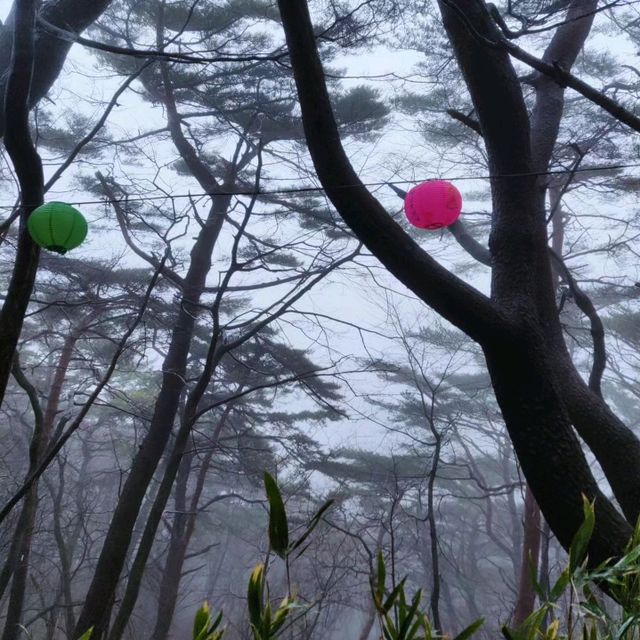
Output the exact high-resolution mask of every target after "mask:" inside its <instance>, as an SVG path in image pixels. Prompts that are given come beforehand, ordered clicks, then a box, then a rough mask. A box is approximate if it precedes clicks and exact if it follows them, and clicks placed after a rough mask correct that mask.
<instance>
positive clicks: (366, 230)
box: [278, 0, 640, 564]
mask: <svg viewBox="0 0 640 640" xmlns="http://www.w3.org/2000/svg"><path fill="white" fill-rule="evenodd" d="M278 5H279V8H280V13H281V16H282V22H283V26H284V29H285V35H286V39H287V45H288V50H289V54H290V58H291V63H292V67H293V73H294V78H295V82H296V85H297V89H298V95H299V98H300V105H301V110H302V117H303V121H304V129H305V135H306V138H307V142H308V146H309V150H310V153H311V157H312V159H313V162H314V165H315V168H316V171H317V173H318V177H319V179H320V181H321V183H322V185H323V187H324V189H325V191H326V193H327V196H328V197H329V198H330V200H331V201H332V203H333V204H334V206H335V207H336V209H337V210H338V212H339V213H340V215H341V216H342V218H343V219H344V220H345V222H346V223H347V224H348V225H349V226H350V228H351V229H352V230H353V231H354V233H355V234H356V235H357V236H358V237H359V239H360V240H362V241H363V243H364V244H365V245H366V246H367V247H368V248H369V249H370V250H371V251H372V253H373V254H374V255H375V256H376V257H378V259H379V260H380V261H381V262H382V263H383V264H384V265H385V266H386V267H387V268H388V269H389V270H390V272H391V273H393V274H394V275H395V276H396V277H398V278H399V279H400V280H401V281H402V282H403V283H404V284H405V285H406V286H407V287H409V288H410V289H411V290H412V291H413V292H414V293H416V294H417V295H418V296H419V297H420V298H421V299H422V300H423V301H424V302H426V303H427V304H428V305H429V306H431V307H432V308H433V309H434V310H435V311H436V312H438V313H439V314H441V315H442V316H443V317H445V318H446V319H447V320H449V321H450V322H451V323H453V324H454V325H455V326H457V327H458V328H459V329H461V330H462V331H464V332H465V333H467V335H469V336H470V337H471V338H473V339H474V340H476V341H477V342H478V343H479V344H480V346H481V347H482V349H483V351H484V354H485V358H486V361H487V366H488V370H489V373H490V376H491V380H492V384H493V388H494V391H495V395H496V398H497V401H498V404H499V406H500V409H501V411H502V415H503V417H504V420H505V424H506V427H507V430H508V432H509V436H510V438H511V441H512V443H513V445H514V449H515V452H516V455H517V456H518V459H519V461H520V463H521V466H522V469H523V471H524V474H525V477H526V479H527V482H528V483H529V486H530V487H531V489H532V491H533V494H534V496H535V498H536V501H537V502H538V504H539V506H540V508H541V509H542V512H543V514H544V516H545V518H546V520H547V521H548V522H549V525H550V527H551V529H552V530H553V531H554V533H555V534H556V536H557V537H558V539H559V541H560V542H561V544H562V545H563V546H564V547H565V548H566V547H568V546H569V544H570V543H571V540H572V538H573V535H574V534H575V532H576V531H577V529H578V528H579V526H580V524H581V523H582V521H583V511H582V496H583V495H586V496H587V497H588V498H589V499H591V500H594V501H595V508H596V527H595V531H594V534H593V537H592V539H591V543H590V547H589V561H590V563H591V564H596V563H599V562H602V561H603V560H605V559H608V558H611V557H612V556H617V555H619V554H620V553H622V552H623V550H624V547H625V544H626V542H627V540H628V538H629V535H630V533H631V527H630V525H629V524H628V522H627V521H626V520H625V519H624V518H623V517H622V516H621V514H620V513H618V512H617V511H616V509H615V508H614V507H613V505H612V503H611V502H610V501H609V500H608V499H607V498H606V497H605V496H604V494H603V493H602V492H601V491H600V489H599V488H598V485H597V483H596V481H595V479H594V477H593V475H592V473H591V470H590V467H589V465H588V463H587V460H586V458H585V456H584V454H583V452H582V449H581V446H580V442H579V441H578V439H577V437H576V435H575V433H574V431H573V426H574V425H575V426H576V428H579V427H578V425H577V423H576V421H575V420H574V421H573V424H572V418H571V417H570V412H569V411H568V408H567V405H566V404H565V402H564V398H563V389H562V384H563V381H562V380H560V379H559V375H561V372H560V373H559V372H558V370H557V366H556V364H557V352H558V348H557V345H553V344H552V339H557V340H561V339H562V328H561V326H560V322H559V318H558V310H557V308H556V304H555V297H554V294H553V287H552V278H551V269H550V264H549V257H548V246H547V234H546V220H545V213H546V211H545V206H544V189H540V187H539V185H538V184H537V181H536V179H535V177H534V176H532V175H531V174H532V167H533V164H532V152H531V140H530V122H529V114H528V112H527V108H526V105H525V103H524V98H523V94H522V89H521V86H520V83H519V80H518V77H517V75H516V73H515V71H514V69H513V67H512V65H511V63H510V60H509V57H508V54H507V53H506V51H505V49H504V48H503V47H500V46H491V45H490V43H493V42H499V41H500V39H501V37H502V36H501V33H500V32H499V30H498V28H497V27H496V25H495V23H494V22H493V19H492V18H491V15H490V14H489V11H488V10H487V8H486V5H485V4H484V3H482V2H477V3H467V2H462V0H447V2H446V3H445V2H442V3H441V6H440V8H441V13H442V16H443V22H444V27H445V30H446V32H447V35H448V37H449V40H450V42H451V44H452V46H453V50H454V54H455V56H456V58H457V60H458V64H459V66H460V68H461V70H462V74H463V76H464V79H465V82H466V84H467V87H468V89H469V92H470V94H471V98H472V100H473V103H474V107H475V110H476V113H477V115H478V118H479V121H480V128H481V131H482V135H483V138H484V144H485V147H486V151H487V156H488V159H489V170H490V173H491V175H492V176H493V178H492V180H491V189H492V200H493V227H492V233H491V238H490V251H491V257H492V286H491V298H490V299H488V298H486V297H484V296H482V294H480V293H479V292H478V291H477V290H475V289H473V288H472V287H469V286H468V285H466V284H465V283H463V282H462V281H461V280H460V279H458V278H457V277H455V276H454V275H453V274H451V273H450V272H448V271H446V270H445V269H444V268H443V267H442V266H441V265H439V264H438V263H437V262H435V260H433V259H432V258H431V257H430V256H429V255H428V254H426V253H425V252H424V251H423V250H422V249H421V248H420V247H419V246H418V245H416V243H414V242H413V241H412V240H411V239H410V238H409V237H408V236H407V234H405V233H404V232H403V231H402V230H401V229H400V227H399V226H398V225H397V224H396V223H395V222H394V221H393V220H392V219H391V218H390V217H389V216H388V214H387V212H386V211H385V210H384V208H383V207H382V206H381V205H380V203H379V202H378V201H377V200H376V199H375V198H374V197H373V196H372V195H371V194H370V193H369V192H368V191H367V190H366V188H365V187H364V185H363V184H362V182H361V181H360V179H359V177H358V175H357V174H356V173H355V171H354V170H353V167H352V166H351V164H350V163H349V160H348V158H347V156H346V154H345V152H344V149H343V147H342V144H341V141H340V136H339V132H338V128H337V126H336V122H335V118H334V116H333V111H332V107H331V102H330V99H329V95H328V91H327V87H326V82H325V77H324V72H323V69H322V63H321V61H320V58H319V55H318V52H317V48H316V46H315V35H314V32H313V27H312V24H311V19H310V15H309V10H308V7H307V4H306V2H304V1H302V0H278ZM470 24H471V25H473V31H472V30H471V29H469V25H470ZM487 42H488V43H489V45H488V44H487ZM514 174H515V175H514ZM565 349H566V348H565ZM574 370H575V369H574ZM606 429H607V430H608V431H609V432H615V431H616V429H617V425H616V424H614V423H613V422H609V423H607V425H606ZM635 442H636V443H637V440H636V441H635ZM595 444H596V445H597V444H598V443H597V442H596V443H595ZM619 444H620V441H618V440H616V441H614V445H613V447H614V449H615V451H611V450H609V451H608V452H604V451H602V450H598V448H597V446H596V447H595V448H594V453H595V455H596V456H597V457H598V459H599V460H600V457H601V456H608V458H605V459H606V461H608V462H611V459H612V458H615V457H616V456H618V457H619V458H620V463H621V465H622V464H623V463H624V462H626V461H628V460H629V458H630V457H633V456H634V454H635V453H636V452H637V451H640V449H638V448H637V447H636V449H634V450H631V451H630V450H629V449H626V450H625V449H621V448H620V447H619ZM589 446H591V444H590V445H589ZM632 462H633V465H632V467H633V469H632V472H631V474H630V482H631V483H632V485H633V486H634V490H636V489H638V487H640V483H638V479H640V476H639V475H638V474H640V457H638V456H636V457H635V459H634V460H633V461H632ZM603 468H604V464H603ZM604 470H605V474H607V477H609V475H610V474H612V475H613V476H614V478H612V480H613V479H616V478H615V472H616V471H615V469H614V468H612V465H611V464H609V469H608V470H607V469H604ZM620 473H621V472H620V470H618V474H620ZM613 484H614V482H613V481H612V486H613ZM620 491H621V487H620V486H619V485H618V486H617V488H616V487H614V492H615V494H616V497H618V498H619V499H621V498H628V494H624V493H620V495H619V492H620ZM627 506H629V505H627ZM635 506H636V508H637V504H636V505H635ZM625 510H626V508H625Z"/></svg>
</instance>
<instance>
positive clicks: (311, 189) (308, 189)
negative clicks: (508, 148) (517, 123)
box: [0, 162, 640, 209]
mask: <svg viewBox="0 0 640 640" xmlns="http://www.w3.org/2000/svg"><path fill="white" fill-rule="evenodd" d="M637 167H640V162H636V163H631V164H614V165H604V166H596V167H579V168H577V169H551V170H549V171H531V172H523V173H502V174H488V175H480V176H472V175H466V176H452V177H438V178H429V179H427V180H424V179H423V180H416V179H413V180H384V181H381V182H361V183H358V184H341V185H336V186H334V187H332V189H358V188H360V187H363V186H364V187H384V186H387V185H389V186H390V185H401V184H410V185H412V184H420V183H422V182H428V181H429V180H448V181H449V182H460V181H462V180H496V179H502V178H531V177H538V176H556V175H568V174H574V175H575V174H577V173H593V172H595V173H598V172H606V171H619V170H620V169H632V168H637ZM291 180H295V178H291ZM322 191H326V188H325V187H322V186H313V185H309V186H303V187H291V188H284V189H260V190H259V191H251V190H244V189H232V190H230V191H229V190H224V189H220V190H217V191H212V192H206V191H203V192H199V193H198V192H196V193H193V192H191V193H178V194H173V195H169V194H163V195H159V196H126V195H123V196H122V197H121V198H100V199H97V200H78V201H75V202H68V201H65V203H66V204H69V205H77V206H80V205H87V204H111V203H120V204H122V203H124V204H126V203H128V202H148V201H151V200H177V199H179V198H201V197H207V196H247V197H251V196H262V195H265V196H266V195H286V194H289V195H291V194H296V193H319V192H322ZM14 208H15V205H0V209H14Z"/></svg>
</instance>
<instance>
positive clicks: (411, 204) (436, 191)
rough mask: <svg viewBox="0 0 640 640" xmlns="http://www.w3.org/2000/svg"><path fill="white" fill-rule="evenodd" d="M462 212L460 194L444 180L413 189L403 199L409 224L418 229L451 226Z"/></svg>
mask: <svg viewBox="0 0 640 640" xmlns="http://www.w3.org/2000/svg"><path fill="white" fill-rule="evenodd" d="M461 210H462V196H461V195H460V192H459V191H458V190H457V189H456V188H455V187H454V186H453V185H452V184H451V183H450V182H446V181H445V180H430V181H429V182H423V183H422V184H419V185H418V186H416V187H413V189H411V191H409V193H407V196H406V197H405V199H404V212H405V214H406V216H407V219H408V220H409V222H410V223H411V224H412V225H414V226H415V227H419V228H420V229H441V228H442V227H448V226H449V225H451V224H453V223H454V222H455V221H456V220H457V219H458V217H459V216H460V211H461Z"/></svg>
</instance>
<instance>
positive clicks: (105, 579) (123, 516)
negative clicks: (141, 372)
mask: <svg viewBox="0 0 640 640" xmlns="http://www.w3.org/2000/svg"><path fill="white" fill-rule="evenodd" d="M211 190H213V189H211ZM229 202H230V196H214V197H213V203H212V205H211V209H210V212H209V216H208V218H207V220H206V222H205V224H204V225H203V227H202V228H201V230H200V232H199V234H198V237H197V240H196V242H195V244H194V246H193V249H192V250H191V262H190V265H189V269H188V271H187V275H186V276H185V278H184V287H183V291H182V300H183V302H182V303H181V304H180V310H179V312H178V318H177V321H176V323H175V326H174V329H173V331H172V333H171V342H170V345H169V350H168V352H167V356H166V358H165V360H164V363H163V366H162V370H163V375H162V385H161V388H160V392H159V394H158V399H157V401H156V404H155V407H154V412H153V416H152V418H151V423H150V425H149V431H148V432H147V435H146V436H145V438H144V440H143V441H142V444H141V445H140V448H139V450H138V452H137V453H136V455H135V457H134V459H133V463H132V465H131V471H130V472H129V475H128V476H127V480H126V481H125V483H124V486H123V488H122V493H121V495H120V498H119V499H118V504H117V505H116V508H115V511H114V513H113V517H112V518H111V523H110V525H109V529H108V531H107V535H106V538H105V542H104V545H103V547H102V551H101V553H100V557H99V559H98V563H97V565H96V568H95V571H94V574H93V579H92V581H91V585H90V587H89V591H88V592H87V596H86V598H85V603H84V606H83V608H82V611H81V613H80V616H79V618H78V622H77V624H76V630H75V637H80V636H81V635H82V634H83V633H84V632H86V631H87V629H89V628H90V627H93V628H94V633H93V636H92V640H101V639H102V638H103V636H104V634H105V633H106V630H107V628H108V625H109V619H108V618H109V611H110V608H109V611H107V607H105V603H106V602H110V601H111V600H112V599H113V595H114V594H115V591H116V587H117V584H118V581H119V579H120V574H121V572H122V568H123V565H124V560H125V558H126V555H127V551H128V549H129V544H130V541H131V535H132V531H133V528H134V526H135V523H136V520H137V517H138V511H139V509H140V505H141V504H142V501H143V499H144V496H145V494H146V492H147V489H148V487H149V484H150V482H151V479H152V478H153V474H154V472H155V470H156V467H157V466H158V463H159V462H160V458H161V457H162V455H163V453H164V451H165V448H166V446H167V442H168V441H169V436H170V435H171V431H172V429H173V423H174V420H175V417H176V413H177V411H178V405H179V402H180V396H181V394H182V392H183V389H184V385H185V375H186V370H187V358H188V356H189V352H190V348H191V339H192V336H193V331H194V326H195V317H196V314H197V305H198V302H199V300H200V297H201V296H202V293H203V291H204V287H205V281H206V277H207V274H208V273H209V269H210V268H211V254H212V252H213V247H214V245H215V242H216V240H217V238H218V235H219V233H220V229H221V228H222V223H223V221H224V214H225V213H226V211H227V208H228V206H229Z"/></svg>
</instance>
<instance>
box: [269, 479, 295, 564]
mask: <svg viewBox="0 0 640 640" xmlns="http://www.w3.org/2000/svg"><path fill="white" fill-rule="evenodd" d="M264 488H265V491H266V493H267V500H268V501H269V543H270V544H271V548H272V549H273V551H274V553H276V554H278V555H279V556H280V557H281V558H286V556H287V553H288V551H289V524H288V523H287V512H286V510H285V508H284V502H283V500H282V494H281V493H280V489H279V487H278V483H277V482H276V481H275V480H274V479H273V477H272V476H271V475H270V474H269V473H267V472H266V471H265V472H264Z"/></svg>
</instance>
